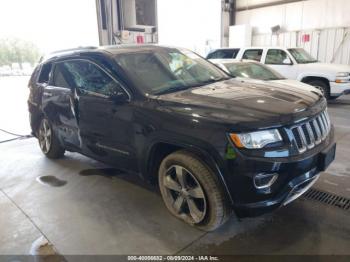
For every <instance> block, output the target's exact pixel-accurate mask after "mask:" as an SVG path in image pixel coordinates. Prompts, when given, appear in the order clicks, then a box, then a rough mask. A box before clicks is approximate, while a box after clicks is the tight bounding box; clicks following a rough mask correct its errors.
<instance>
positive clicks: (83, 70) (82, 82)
mask: <svg viewBox="0 0 350 262" xmlns="http://www.w3.org/2000/svg"><path fill="white" fill-rule="evenodd" d="M63 65H64V70H67V72H69V73H70V75H71V78H72V84H73V85H74V87H76V88H80V89H83V90H86V91H90V92H94V93H99V94H102V95H107V96H109V95H111V94H113V93H115V92H116V91H117V92H119V91H121V92H123V91H122V89H121V87H120V85H119V83H117V82H116V81H114V80H113V79H112V78H111V77H110V76H109V75H107V74H106V73H105V72H104V71H103V70H102V69H101V68H99V67H98V66H96V65H95V64H93V63H90V62H88V61H83V60H75V61H74V60H73V61H67V62H64V63H63Z"/></svg>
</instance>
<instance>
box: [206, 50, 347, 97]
mask: <svg viewBox="0 0 350 262" xmlns="http://www.w3.org/2000/svg"><path fill="white" fill-rule="evenodd" d="M207 59H239V60H240V59H249V60H255V61H258V62H261V63H263V64H265V65H268V66H270V67H272V68H273V69H275V70H276V71H277V72H279V73H280V74H282V75H283V76H285V77H286V78H290V79H296V80H299V81H301V82H304V83H307V84H310V85H312V86H315V87H317V88H319V89H320V90H321V91H322V93H323V94H324V95H325V97H327V99H335V98H337V97H339V96H341V95H343V94H349V93H350V66H349V65H337V64H330V63H320V62H319V61H317V60H316V59H314V58H313V57H312V56H311V55H310V54H308V53H307V52H306V51H305V50H304V49H302V48H283V47H244V48H221V49H216V50H212V51H211V52H210V53H209V54H208V55H207Z"/></svg>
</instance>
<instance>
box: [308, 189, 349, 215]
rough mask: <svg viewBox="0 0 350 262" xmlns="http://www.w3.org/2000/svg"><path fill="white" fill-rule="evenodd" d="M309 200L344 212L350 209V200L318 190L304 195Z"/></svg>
mask: <svg viewBox="0 0 350 262" xmlns="http://www.w3.org/2000/svg"><path fill="white" fill-rule="evenodd" d="M304 197H305V198H307V199H311V200H315V201H319V202H322V203H324V204H327V205H331V206H335V207H339V208H341V209H343V210H349V209H350V199H348V198H346V197H342V196H337V195H334V194H331V193H328V192H324V191H321V190H318V189H314V188H311V189H310V190H309V191H308V192H306V193H305V194H304Z"/></svg>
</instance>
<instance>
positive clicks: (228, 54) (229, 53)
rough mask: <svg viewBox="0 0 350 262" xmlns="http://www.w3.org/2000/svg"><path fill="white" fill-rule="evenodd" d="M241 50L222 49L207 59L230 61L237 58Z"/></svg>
mask: <svg viewBox="0 0 350 262" xmlns="http://www.w3.org/2000/svg"><path fill="white" fill-rule="evenodd" d="M238 51H239V49H220V50H216V51H214V52H212V53H210V54H209V55H208V56H207V59H230V58H236V56H237V54H238Z"/></svg>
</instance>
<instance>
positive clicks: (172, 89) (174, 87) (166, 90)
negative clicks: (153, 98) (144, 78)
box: [154, 86, 192, 95]
mask: <svg viewBox="0 0 350 262" xmlns="http://www.w3.org/2000/svg"><path fill="white" fill-rule="evenodd" d="M191 87H192V86H173V87H169V88H167V89H165V90H162V91H159V92H156V93H154V94H155V95H164V94H167V93H173V92H178V91H182V90H186V89H189V88H191Z"/></svg>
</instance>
